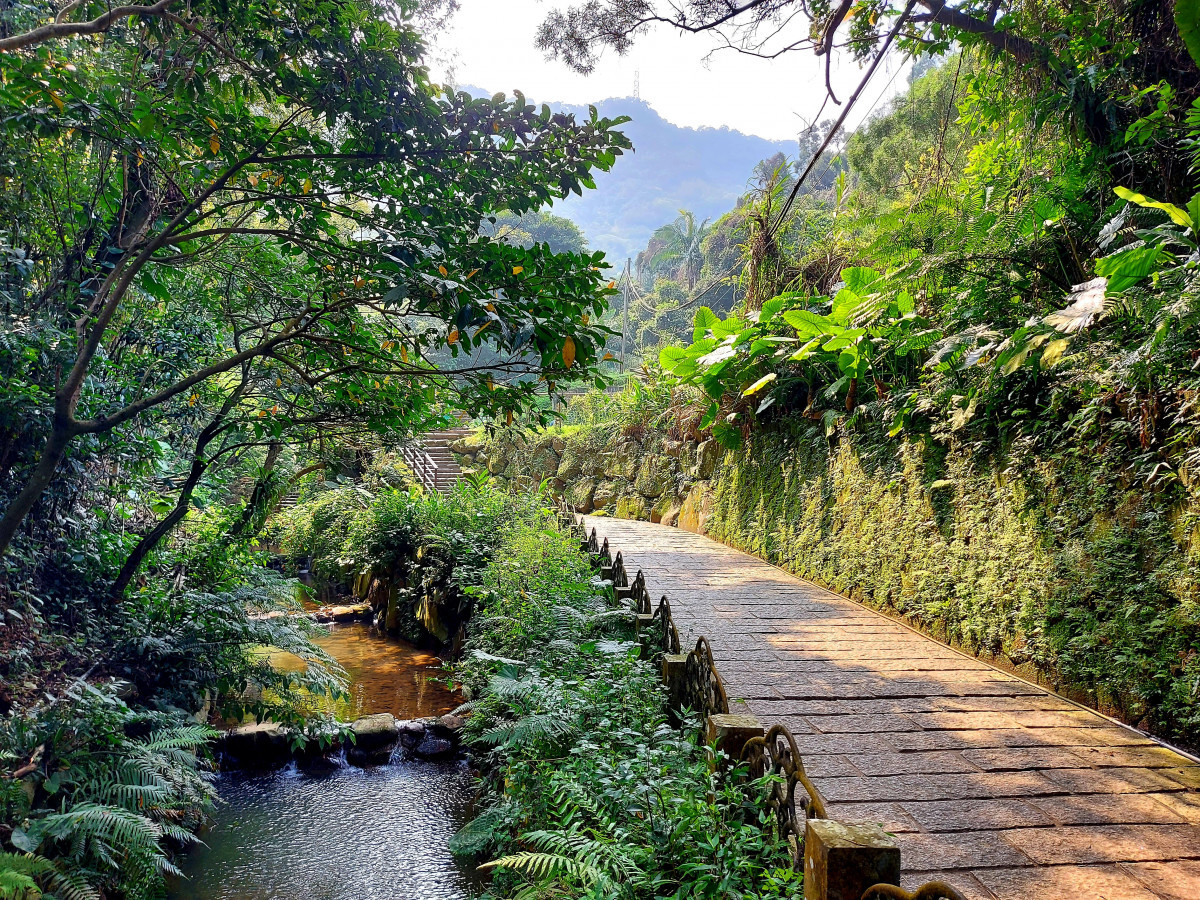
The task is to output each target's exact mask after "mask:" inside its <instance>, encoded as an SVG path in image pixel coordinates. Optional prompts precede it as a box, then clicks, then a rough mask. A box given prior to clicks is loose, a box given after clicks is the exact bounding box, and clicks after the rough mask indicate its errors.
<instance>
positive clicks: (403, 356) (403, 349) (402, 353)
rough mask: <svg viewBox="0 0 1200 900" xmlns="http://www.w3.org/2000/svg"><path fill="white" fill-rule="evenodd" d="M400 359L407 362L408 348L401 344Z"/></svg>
mask: <svg viewBox="0 0 1200 900" xmlns="http://www.w3.org/2000/svg"><path fill="white" fill-rule="evenodd" d="M400 358H401V359H402V360H404V361H405V362H408V348H407V347H405V346H404V345H403V344H401V345H400Z"/></svg>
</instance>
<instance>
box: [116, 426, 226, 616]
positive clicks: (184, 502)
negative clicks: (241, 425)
mask: <svg viewBox="0 0 1200 900" xmlns="http://www.w3.org/2000/svg"><path fill="white" fill-rule="evenodd" d="M206 443H207V442H206ZM200 449H202V448H200ZM207 468H208V463H207V462H206V461H204V460H203V459H202V458H201V453H199V452H198V453H197V454H196V457H195V458H194V459H193V460H192V468H191V471H190V472H188V477H187V479H186V480H185V481H184V483H183V487H182V488H180V490H179V498H178V499H177V500H176V501H175V507H174V508H173V509H172V510H171V511H170V512H169V513H167V514H166V516H164V517H163V519H162V521H160V522H159V523H158V524H157V525H155V526H154V527H153V528H152V529H150V531H149V532H148V533H147V534H146V535H145V536H143V537H142V539H141V540H140V541H138V543H137V546H136V547H134V548H133V552H132V553H130V554H129V558H128V559H127V560H125V565H123V566H122V567H121V571H120V573H119V574H118V575H117V580H116V581H115V582H113V587H112V594H113V598H114V599H120V598H121V596H122V595H124V593H125V591H126V590H127V589H128V588H129V584H130V582H132V581H133V576H134V575H136V574H137V570H138V569H140V568H141V566H142V563H143V562H144V561H145V559H146V557H147V556H149V555H150V551H151V550H153V549H154V548H155V547H157V546H158V545H159V543H160V542H161V541H162V539H163V538H164V537H166V536H167V535H168V534H169V533H170V531H171V529H172V528H174V527H175V526H176V525H178V524H179V523H180V522H181V521H182V520H183V517H184V516H185V515H187V511H188V505H189V504H190V503H191V501H192V492H193V491H194V490H195V489H196V485H197V484H199V483H200V479H201V478H202V477H203V476H204V472H205V470H206V469H207Z"/></svg>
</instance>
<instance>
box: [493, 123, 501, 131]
mask: <svg viewBox="0 0 1200 900" xmlns="http://www.w3.org/2000/svg"><path fill="white" fill-rule="evenodd" d="M492 133H493V134H499V133H500V123H499V122H493V123H492Z"/></svg>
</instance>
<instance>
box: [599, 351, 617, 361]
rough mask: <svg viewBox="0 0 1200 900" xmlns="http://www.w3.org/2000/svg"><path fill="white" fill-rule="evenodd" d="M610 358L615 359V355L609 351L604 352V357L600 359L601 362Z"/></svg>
mask: <svg viewBox="0 0 1200 900" xmlns="http://www.w3.org/2000/svg"><path fill="white" fill-rule="evenodd" d="M610 359H616V357H615V356H613V355H612V354H611V353H605V354H604V359H603V360H601V362H604V361H606V360H610Z"/></svg>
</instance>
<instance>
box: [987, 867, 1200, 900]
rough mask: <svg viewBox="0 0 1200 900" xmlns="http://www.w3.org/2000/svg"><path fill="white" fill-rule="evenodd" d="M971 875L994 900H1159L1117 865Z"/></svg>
mask: <svg viewBox="0 0 1200 900" xmlns="http://www.w3.org/2000/svg"><path fill="white" fill-rule="evenodd" d="M972 874H974V876H975V877H976V878H978V879H979V881H980V882H982V883H983V886H984V887H985V888H987V889H988V890H989V891H991V892H992V894H993V895H994V896H995V897H996V900H1158V898H1156V897H1155V895H1154V894H1152V893H1150V892H1149V891H1148V890H1146V889H1145V888H1144V887H1142V886H1141V885H1140V884H1139V883H1138V882H1137V881H1135V880H1134V879H1133V877H1131V876H1130V875H1127V874H1126V873H1125V872H1123V871H1122V870H1121V869H1120V868H1118V867H1117V866H1037V867H1032V868H1022V869H990V870H981V871H976V872H974V873H972ZM1191 900H1195V898H1191Z"/></svg>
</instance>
